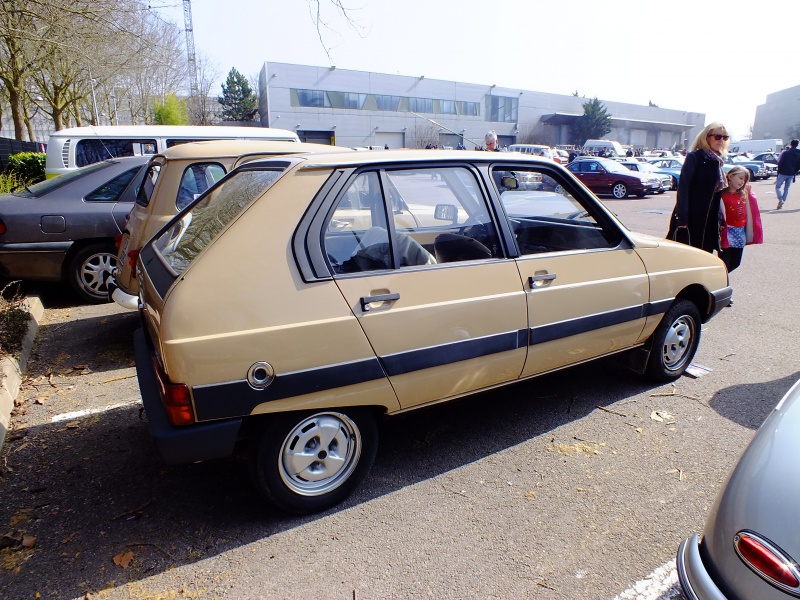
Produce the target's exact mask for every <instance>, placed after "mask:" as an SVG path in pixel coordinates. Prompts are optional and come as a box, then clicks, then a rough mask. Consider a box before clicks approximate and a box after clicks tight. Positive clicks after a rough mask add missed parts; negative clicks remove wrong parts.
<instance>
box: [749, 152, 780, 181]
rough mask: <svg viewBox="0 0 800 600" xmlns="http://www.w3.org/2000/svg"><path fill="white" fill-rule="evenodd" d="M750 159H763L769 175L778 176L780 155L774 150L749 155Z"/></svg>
mask: <svg viewBox="0 0 800 600" xmlns="http://www.w3.org/2000/svg"><path fill="white" fill-rule="evenodd" d="M747 158H749V159H750V160H755V161H761V162H763V163H764V167H765V168H766V169H767V177H768V178H769V177H772V176H775V177H777V176H778V155H777V154H776V153H774V152H762V153H760V154H756V155H754V156H748V157H747Z"/></svg>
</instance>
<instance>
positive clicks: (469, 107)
mask: <svg viewBox="0 0 800 600" xmlns="http://www.w3.org/2000/svg"><path fill="white" fill-rule="evenodd" d="M456 105H457V106H458V114H460V115H464V116H466V117H479V116H480V114H481V113H480V110H479V109H478V106H480V105H479V104H478V103H477V102H461V101H459V102H456Z"/></svg>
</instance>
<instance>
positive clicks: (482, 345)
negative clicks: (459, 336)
mask: <svg viewBox="0 0 800 600" xmlns="http://www.w3.org/2000/svg"><path fill="white" fill-rule="evenodd" d="M526 333H527V332H526V331H525V330H524V329H523V330H520V331H509V332H506V333H500V334H497V335H490V336H487V337H482V338H477V339H471V340H464V341H461V342H453V343H450V344H442V345H440V346H432V347H430V348H422V349H420V350H411V351H409V352H400V353H398V354H392V355H389V356H381V357H380V359H381V363H382V364H383V367H384V369H386V374H387V375H389V376H390V377H391V376H394V375H402V374H404V373H411V372H413V371H421V370H422V369H430V368H432V367H440V366H442V365H448V364H450V363H454V362H460V361H462V360H468V359H470V358H478V357H480V356H487V355H489V354H497V353H499V352H506V351H508V350H516V349H517V348H524V347H525V346H526V345H527V344H526V343H524V342H527V340H526V337H527V335H526ZM520 342H523V343H522V344H520Z"/></svg>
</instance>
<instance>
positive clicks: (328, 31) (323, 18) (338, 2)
mask: <svg viewBox="0 0 800 600" xmlns="http://www.w3.org/2000/svg"><path fill="white" fill-rule="evenodd" d="M306 1H307V2H308V12H309V14H310V15H311V20H312V21H313V23H314V27H315V28H316V30H317V37H318V38H319V43H320V44H321V45H322V48H323V49H324V50H325V54H326V55H327V57H328V60H329V61H330V63H331V64H333V58H332V57H331V50H332V46H331V44H330V42H329V41H327V40H328V39H329V36H330V35H334V34H335V35H339V34H338V33H337V32H336V30H335V29H334V28H333V27H331V22H332V21H333V19H337V18H340V19H344V21H345V23H346V24H347V26H348V27H350V28H351V29H352V30H353V31H355V32H356V33H357V34H358V35H359V36H360V37H366V35H367V33H368V31H367V30H366V29H365V28H364V27H362V26H361V25H360V24H359V23H358V21H356V20H355V19H354V18H353V13H354V12H355V11H357V10H358V9H355V8H350V7H347V6H345V3H344V0H327V2H325V1H323V0H306ZM331 13H332V14H331ZM255 89H258V88H255Z"/></svg>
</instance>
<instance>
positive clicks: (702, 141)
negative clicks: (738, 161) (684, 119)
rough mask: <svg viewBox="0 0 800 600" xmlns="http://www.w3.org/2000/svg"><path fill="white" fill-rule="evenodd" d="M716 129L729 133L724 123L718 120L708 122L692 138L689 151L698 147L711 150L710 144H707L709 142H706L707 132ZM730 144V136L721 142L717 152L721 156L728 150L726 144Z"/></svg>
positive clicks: (724, 133) (725, 133)
mask: <svg viewBox="0 0 800 600" xmlns="http://www.w3.org/2000/svg"><path fill="white" fill-rule="evenodd" d="M718 129H719V130H722V132H723V135H729V134H728V130H727V129H725V125H723V124H722V123H720V122H719V121H714V122H713V123H709V124H708V125H706V126H705V127H704V128H703V131H701V132H700V133H698V134H697V137H696V138H695V139H694V143H693V144H692V147H691V148H690V151H693V150H697V149H698V148H702V149H703V150H706V151H707V152H712V150H711V146H709V144H708V134H709V133H711V132H712V131H716V130H718ZM730 144H731V140H730V138H728V139H727V140H725V141H724V142H722V148H720V150H719V153H720V154H721V155H722V156H725V154H726V153H727V152H728V146H730Z"/></svg>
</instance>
